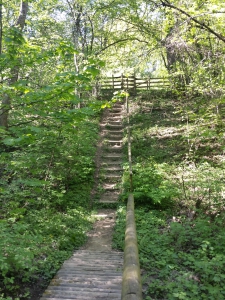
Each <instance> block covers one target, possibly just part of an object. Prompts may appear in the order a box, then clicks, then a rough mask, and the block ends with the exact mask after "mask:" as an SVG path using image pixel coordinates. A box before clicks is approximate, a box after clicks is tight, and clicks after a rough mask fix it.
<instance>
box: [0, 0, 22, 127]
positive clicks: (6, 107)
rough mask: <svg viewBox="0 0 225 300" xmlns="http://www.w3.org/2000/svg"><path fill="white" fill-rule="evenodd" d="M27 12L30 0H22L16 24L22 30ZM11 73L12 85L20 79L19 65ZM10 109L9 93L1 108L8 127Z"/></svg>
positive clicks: (0, 118)
mask: <svg viewBox="0 0 225 300" xmlns="http://www.w3.org/2000/svg"><path fill="white" fill-rule="evenodd" d="M1 4H2V3H0V9H1V7H2V5H1ZM27 12H28V1H23V0H21V4H20V13H19V17H18V19H17V21H16V23H15V25H14V26H18V27H19V28H20V30H21V32H22V31H23V28H24V26H25V21H26V17H27ZM0 13H1V12H0ZM1 17H2V15H1ZM1 24H2V18H1ZM1 29H2V26H1ZM1 33H2V30H1ZM1 38H2V35H1ZM10 73H11V76H10V80H9V85H12V84H13V83H15V82H16V81H17V80H18V76H19V68H18V67H17V66H16V67H14V68H12V69H11V72H10ZM10 109H11V98H10V96H9V95H4V96H3V100H2V106H1V110H0V126H2V127H4V128H6V129H7V128H8V116H9V111H10Z"/></svg>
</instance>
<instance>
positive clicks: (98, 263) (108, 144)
mask: <svg viewBox="0 0 225 300" xmlns="http://www.w3.org/2000/svg"><path fill="white" fill-rule="evenodd" d="M122 113H123V105H122V104H115V106H114V107H113V108H111V109H108V110H106V112H105V114H104V115H103V119H102V122H101V124H100V127H101V128H100V129H101V130H100V135H101V143H100V145H99V147H100V149H99V151H98V152H99V153H100V158H99V160H100V164H99V166H98V168H99V172H98V176H99V181H100V182H102V183H101V185H102V188H101V189H102V193H101V195H100V199H99V202H101V203H114V202H117V200H118V196H119V193H120V182H121V176H122V167H121V163H122V138H123V126H122ZM99 249H101V250H100V251H97V250H93V249H92V248H90V249H89V250H88V249H87V250H77V251H75V252H74V254H73V256H72V257H71V258H70V259H68V260H67V261H65V262H64V264H63V265H62V267H61V269H60V270H59V271H58V273H57V274H56V276H55V277H54V278H53V279H52V281H51V283H50V285H49V286H48V288H47V290H46V291H45V292H44V294H43V295H42V297H41V299H40V300H60V299H62V300H71V299H78V300H79V299H83V300H89V299H92V300H95V299H104V300H107V299H110V300H119V299H121V290H122V269H123V253H122V252H117V251H113V250H111V248H109V250H107V249H108V248H106V249H105V248H104V245H103V247H99ZM102 249H103V250H102Z"/></svg>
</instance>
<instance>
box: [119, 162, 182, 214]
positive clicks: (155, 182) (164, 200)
mask: <svg viewBox="0 0 225 300" xmlns="http://www.w3.org/2000/svg"><path fill="white" fill-rule="evenodd" d="M138 161H139V162H136V163H135V164H134V165H133V167H132V168H133V176H132V179H133V194H134V199H135V203H136V204H137V205H145V206H148V207H152V208H154V207H155V208H156V207H158V208H159V207H160V208H164V209H165V208H167V207H170V206H171V205H172V204H173V198H174V197H175V196H176V195H177V190H176V188H175V186H174V185H172V184H171V182H170V181H169V180H167V179H166V176H165V172H164V171H163V167H164V168H165V169H166V166H160V165H157V164H156V162H155V161H154V160H153V159H152V158H149V159H145V160H143V159H139V160H138ZM124 187H125V189H127V190H129V172H128V170H127V172H125V173H124ZM123 197H124V198H127V193H126V194H125V195H124V196H123Z"/></svg>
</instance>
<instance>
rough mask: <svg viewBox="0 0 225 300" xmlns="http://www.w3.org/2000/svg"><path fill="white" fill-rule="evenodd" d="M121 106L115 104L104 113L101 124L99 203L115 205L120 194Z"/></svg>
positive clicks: (120, 104)
mask: <svg viewBox="0 0 225 300" xmlns="http://www.w3.org/2000/svg"><path fill="white" fill-rule="evenodd" d="M122 117H123V104H122V103H116V104H115V105H114V106H113V108H111V109H109V110H108V111H106V114H105V117H103V120H102V122H101V135H102V137H103V141H102V146H101V147H102V151H101V154H102V158H101V164H100V173H102V174H103V175H102V181H103V184H102V188H103V192H102V193H101V196H100V199H99V202H100V203H115V202H117V200H118V196H119V194H120V185H121V176H122V171H123V169H122V155H123V154H122V143H123V124H122Z"/></svg>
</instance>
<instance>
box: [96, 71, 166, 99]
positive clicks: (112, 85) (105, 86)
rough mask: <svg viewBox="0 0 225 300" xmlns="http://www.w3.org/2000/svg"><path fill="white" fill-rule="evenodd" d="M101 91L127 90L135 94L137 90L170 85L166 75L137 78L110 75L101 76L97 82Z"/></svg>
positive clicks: (161, 87)
mask: <svg viewBox="0 0 225 300" xmlns="http://www.w3.org/2000/svg"><path fill="white" fill-rule="evenodd" d="M99 86H100V89H101V91H113V92H115V91H117V90H127V91H129V92H130V93H133V94H136V93H137V92H138V91H143V90H150V89H164V88H168V87H170V81H169V79H168V78H166V77H155V78H138V77H136V76H134V75H133V76H128V77H126V76H124V75H123V74H122V75H121V76H113V75H112V76H111V77H105V78H102V79H101V81H100V82H99Z"/></svg>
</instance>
